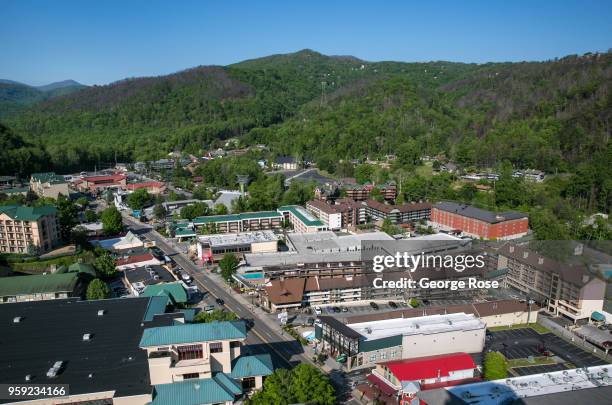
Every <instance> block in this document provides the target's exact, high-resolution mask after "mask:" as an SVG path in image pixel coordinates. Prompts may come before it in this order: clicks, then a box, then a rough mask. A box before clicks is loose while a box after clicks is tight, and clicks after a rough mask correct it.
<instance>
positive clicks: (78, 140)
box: [1, 50, 612, 212]
mask: <svg viewBox="0 0 612 405" xmlns="http://www.w3.org/2000/svg"><path fill="white" fill-rule="evenodd" d="M611 62H612V54H611V53H604V54H586V55H583V56H568V57H565V58H562V59H559V60H553V61H547V62H525V63H489V64H484V65H475V64H461V63H449V62H430V63H400V62H367V61H362V60H359V59H357V58H353V57H346V56H325V55H322V54H319V53H317V52H314V51H311V50H303V51H300V52H296V53H292V54H286V55H273V56H269V57H265V58H259V59H253V60H249V61H244V62H241V63H237V64H234V65H230V66H227V67H218V66H216V67H197V68H193V69H189V70H185V71H181V72H178V73H175V74H172V75H167V76H160V77H147V78H136V79H127V80H123V81H119V82H116V83H113V84H110V85H106V86H94V87H91V88H86V89H83V90H81V91H79V92H76V93H72V94H68V95H63V96H60V97H55V98H53V99H49V100H45V101H43V102H41V103H38V104H36V105H35V106H33V107H31V108H29V109H28V110H27V111H23V112H20V113H15V114H13V115H11V116H10V117H7V118H5V119H4V122H5V124H6V125H7V126H8V127H9V128H11V134H17V135H19V136H20V137H21V138H22V139H23V141H22V143H19V142H18V143H14V142H12V141H6V143H7V147H6V148H5V149H3V150H2V152H1V153H3V154H5V155H6V156H8V158H9V159H12V161H16V160H14V159H15V158H13V157H12V156H18V155H15V154H16V153H17V154H25V157H26V159H22V161H21V162H19V163H18V164H17V165H10V166H11V167H10V168H9V169H10V173H11V174H13V173H15V172H18V173H21V174H27V173H29V172H31V171H33V170H40V169H42V168H46V169H53V170H57V171H59V172H62V171H68V170H77V169H82V168H83V169H84V168H92V167H93V166H94V165H97V166H98V167H100V165H101V164H103V163H108V162H112V161H115V159H117V160H120V161H135V160H143V159H152V158H159V157H162V156H164V155H165V154H167V153H168V151H170V150H177V149H178V150H182V151H184V152H189V153H194V154H197V153H199V152H201V151H203V150H206V149H208V148H211V147H217V146H220V145H222V143H223V142H222V140H224V139H227V138H229V137H237V138H239V139H240V143H241V144H242V145H248V144H255V143H265V144H267V145H268V146H269V147H270V149H271V152H272V154H273V155H280V154H282V155H290V156H298V157H302V158H304V159H307V160H310V161H313V162H315V163H316V164H317V165H318V166H319V168H321V169H324V170H325V171H327V172H329V173H331V174H332V175H333V174H336V175H338V176H345V175H348V174H352V171H353V168H352V167H349V166H350V165H347V163H346V162H347V161H349V160H352V159H361V160H363V159H365V158H366V157H369V158H372V159H375V158H377V157H381V156H384V155H387V154H393V155H396V156H397V158H398V159H397V162H395V163H394V167H393V168H392V171H395V172H397V170H401V171H403V172H402V174H403V175H404V177H403V178H404V179H407V178H409V177H410V176H412V171H413V170H414V168H415V166H417V165H418V164H419V162H420V157H421V156H423V155H430V156H431V155H438V154H440V153H443V154H444V155H446V156H447V157H448V158H450V159H452V160H454V161H456V162H458V163H460V164H462V165H464V166H468V167H474V168H475V169H478V168H482V167H494V168H497V169H499V167H497V166H499V165H500V164H502V163H503V162H507V163H508V164H509V165H510V166H511V167H515V168H521V169H524V168H533V169H541V170H545V171H546V172H548V173H562V174H564V176H565V177H562V178H560V179H559V180H558V183H559V184H558V187H556V189H555V190H556V191H550V193H552V194H555V195H557V196H560V197H561V198H563V199H565V200H564V201H571V204H575V205H577V206H578V207H580V209H586V210H588V211H593V210H600V211H604V212H607V211H609V208H610V200H611V199H612V196H611V192H610V190H611V189H612V185H611V180H610V175H609V173H610V170H609V168H610V167H611V162H610V157H611V155H612V152H611V149H610V146H609V136H610V118H611V117H610V115H611V111H612V108H611V107H612V106H611V97H612V96H611V94H612V92H611V89H610V84H611V82H612V81H611V80H610V78H611V74H612V64H611ZM7 133H8V132H7V130H6V129H4V130H3V134H7ZM3 136H8V135H3ZM11 136H16V135H11ZM7 139H9V138H7ZM41 146H44V149H42V147H41ZM35 149H38V152H36V151H35ZM341 160H342V161H344V163H341V162H340V161H341ZM218 165H221V164H220V163H219V164H218ZM222 166H223V165H222ZM251 166H253V167H254V164H251ZM209 169H210V170H208V169H205V168H201V169H199V170H198V173H200V174H202V175H204V176H205V177H207V172H215V173H216V172H217V171H219V172H222V171H223V170H225V171H227V170H226V169H223V170H221V169H222V168H221V167H219V168H217V167H216V166H215V165H214V164H213V166H211V167H210V168H209ZM217 169H219V170H217ZM5 170H6V169H5ZM244 170H246V169H244ZM254 170H255V169H254ZM248 173H251V172H250V171H248ZM379 174H380V175H381V176H382V177H381V176H378V175H379ZM377 176H378V177H380V178H381V179H382V178H388V177H389V174H388V173H387V174H384V173H382V174H381V173H378V174H377ZM252 177H253V178H256V177H257V176H256V175H255V174H252ZM226 181H231V182H234V179H233V178H232V179H230V180H223V181H221V180H216V181H215V182H216V183H219V182H222V183H224V182H226ZM468 191H469V190H468ZM547 193H548V191H547ZM524 195H525V197H524V198H523V199H522V202H520V203H518V202H517V201H515V200H517V199H514V198H512V199H510V200H512V201H515V204H510V205H516V206H521V205H523V206H529V205H530V204H532V203H533V201H531V200H533V199H530V198H527V197H526V194H524ZM406 197H409V196H408V195H407V196H406ZM527 200H530V201H531V202H530V201H527Z"/></svg>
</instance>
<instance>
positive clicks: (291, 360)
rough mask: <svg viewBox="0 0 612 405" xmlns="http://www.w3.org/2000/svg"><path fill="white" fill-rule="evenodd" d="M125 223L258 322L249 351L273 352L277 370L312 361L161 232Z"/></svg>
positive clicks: (244, 315) (239, 313) (241, 313)
mask: <svg viewBox="0 0 612 405" xmlns="http://www.w3.org/2000/svg"><path fill="white" fill-rule="evenodd" d="M124 222H125V223H126V224H127V225H128V226H129V227H130V228H131V229H132V230H134V231H137V233H139V234H142V235H145V236H146V237H147V238H148V239H150V240H153V241H155V244H156V245H157V247H159V248H160V249H161V250H162V251H163V252H164V253H165V254H166V255H168V256H170V257H171V258H172V259H174V261H175V262H176V263H177V264H178V265H179V266H180V267H182V268H183V269H184V270H185V271H187V272H188V273H189V274H191V276H192V277H193V278H194V280H195V281H196V283H197V284H198V288H199V289H200V290H201V291H208V293H209V294H211V295H212V296H213V297H215V298H221V299H222V300H223V301H224V306H225V307H226V308H227V309H229V310H230V311H232V312H234V313H235V314H236V315H237V316H238V317H239V318H245V319H253V320H254V321H255V322H254V326H253V328H251V330H250V331H249V332H250V333H248V335H247V339H246V342H247V344H248V347H247V350H248V351H249V352H250V353H253V354H256V353H270V355H272V358H273V361H274V364H275V366H277V367H291V366H294V365H296V364H299V363H303V362H306V363H308V362H309V359H307V358H306V357H305V356H304V355H303V354H302V353H303V350H302V347H301V345H300V344H299V343H298V342H297V341H286V340H284V339H282V338H281V337H280V336H279V334H278V333H277V332H276V331H275V330H274V329H272V328H270V327H269V326H268V325H267V324H266V323H265V322H262V321H260V320H259V319H258V318H257V317H256V316H255V314H254V313H253V312H251V311H250V310H249V309H248V308H247V307H245V306H244V305H242V303H240V302H239V301H237V300H236V299H235V298H234V297H233V296H232V295H233V294H235V292H234V291H232V290H231V289H229V288H224V287H220V286H219V285H217V284H216V283H215V282H213V281H212V280H211V279H210V278H209V277H208V276H207V275H206V274H204V273H202V272H201V271H198V269H197V268H196V266H195V265H194V264H193V263H192V262H191V261H190V260H189V259H187V258H185V256H183V255H182V254H180V253H179V252H177V251H176V250H175V249H174V248H173V247H172V246H170V245H169V244H168V243H166V241H165V240H164V239H163V238H162V237H160V236H159V234H158V233H157V232H154V231H152V229H151V228H150V227H149V226H146V225H144V224H141V223H140V222H137V221H134V220H132V219H131V218H126V217H124Z"/></svg>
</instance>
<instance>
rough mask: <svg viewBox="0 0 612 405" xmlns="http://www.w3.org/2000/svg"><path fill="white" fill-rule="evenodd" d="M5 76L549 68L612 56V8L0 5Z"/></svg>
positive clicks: (571, 4) (90, 78) (105, 1)
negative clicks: (564, 60) (302, 53)
mask: <svg viewBox="0 0 612 405" xmlns="http://www.w3.org/2000/svg"><path fill="white" fill-rule="evenodd" d="M0 15H1V16H2V17H1V19H2V24H0V55H1V56H0V78H3V79H11V80H17V81H21V82H24V83H28V84H33V85H40V84H45V83H49V82H52V81H58V80H64V79H74V80H77V81H79V82H82V83H85V84H105V83H109V82H112V81H115V80H119V79H123V78H126V77H135V76H145V75H160V74H167V73H171V72H175V71H177V70H182V69H185V68H189V67H192V66H197V65H209V64H217V65H226V64H230V63H234V62H238V61H241V60H244V59H249V58H256V57H259V56H265V55H269V54H273V53H286V52H294V51H297V50H300V49H303V48H311V49H314V50H317V51H319V52H322V53H324V54H341V55H354V56H357V57H360V58H362V59H366V60H371V61H378V60H398V61H408V62H412V61H429V60H450V61H460V62H477V63H482V62H487V61H520V60H546V59H551V58H554V57H560V56H564V55H568V54H574V53H578V54H580V53H585V52H589V51H606V50H608V49H609V48H612V23H611V21H612V1H589V0H583V1H563V0H558V1H548V0H545V1H544V0H542V1H541V0H537V1H522V0H513V1H494V0H489V1H468V0H465V1H463V0H460V1H442V0H437V1H419V2H417V1H408V0H406V1H397V2H395V1H385V2H383V1H380V2H375V1H358V0H353V1H333V0H328V1H317V0H308V1H306V0H304V1H300V2H297V1H278V2H276V1H274V2H273V1H232V0H223V1H221V0H220V1H215V2H213V1H205V0H201V1H158V0H147V1H140V0H123V1H114V0H99V1H93V0H91V1H87V0H81V1H63V0H46V1H43V0H2V1H1V3H0Z"/></svg>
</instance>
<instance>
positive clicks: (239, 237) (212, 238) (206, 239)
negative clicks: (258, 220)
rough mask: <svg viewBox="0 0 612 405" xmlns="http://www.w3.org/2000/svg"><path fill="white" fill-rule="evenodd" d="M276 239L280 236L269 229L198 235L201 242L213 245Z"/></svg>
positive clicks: (241, 243) (242, 243)
mask: <svg viewBox="0 0 612 405" xmlns="http://www.w3.org/2000/svg"><path fill="white" fill-rule="evenodd" d="M276 240H278V236H276V234H275V233H274V232H272V231H269V230H265V231H254V232H241V233H226V234H218V235H202V236H198V241H199V242H200V243H209V244H210V246H211V247H216V246H232V245H245V244H251V243H258V242H273V241H276Z"/></svg>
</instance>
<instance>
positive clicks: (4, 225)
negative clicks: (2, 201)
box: [0, 205, 60, 254]
mask: <svg viewBox="0 0 612 405" xmlns="http://www.w3.org/2000/svg"><path fill="white" fill-rule="evenodd" d="M59 243H60V235H59V222H58V220H57V209H56V208H55V207H53V206H51V205H45V206H42V207H27V206H23V205H6V206H0V252H3V253H24V254H25V253H28V252H29V249H32V248H35V249H37V250H39V251H41V252H45V251H48V250H49V249H51V248H53V247H55V246H57V245H59Z"/></svg>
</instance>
